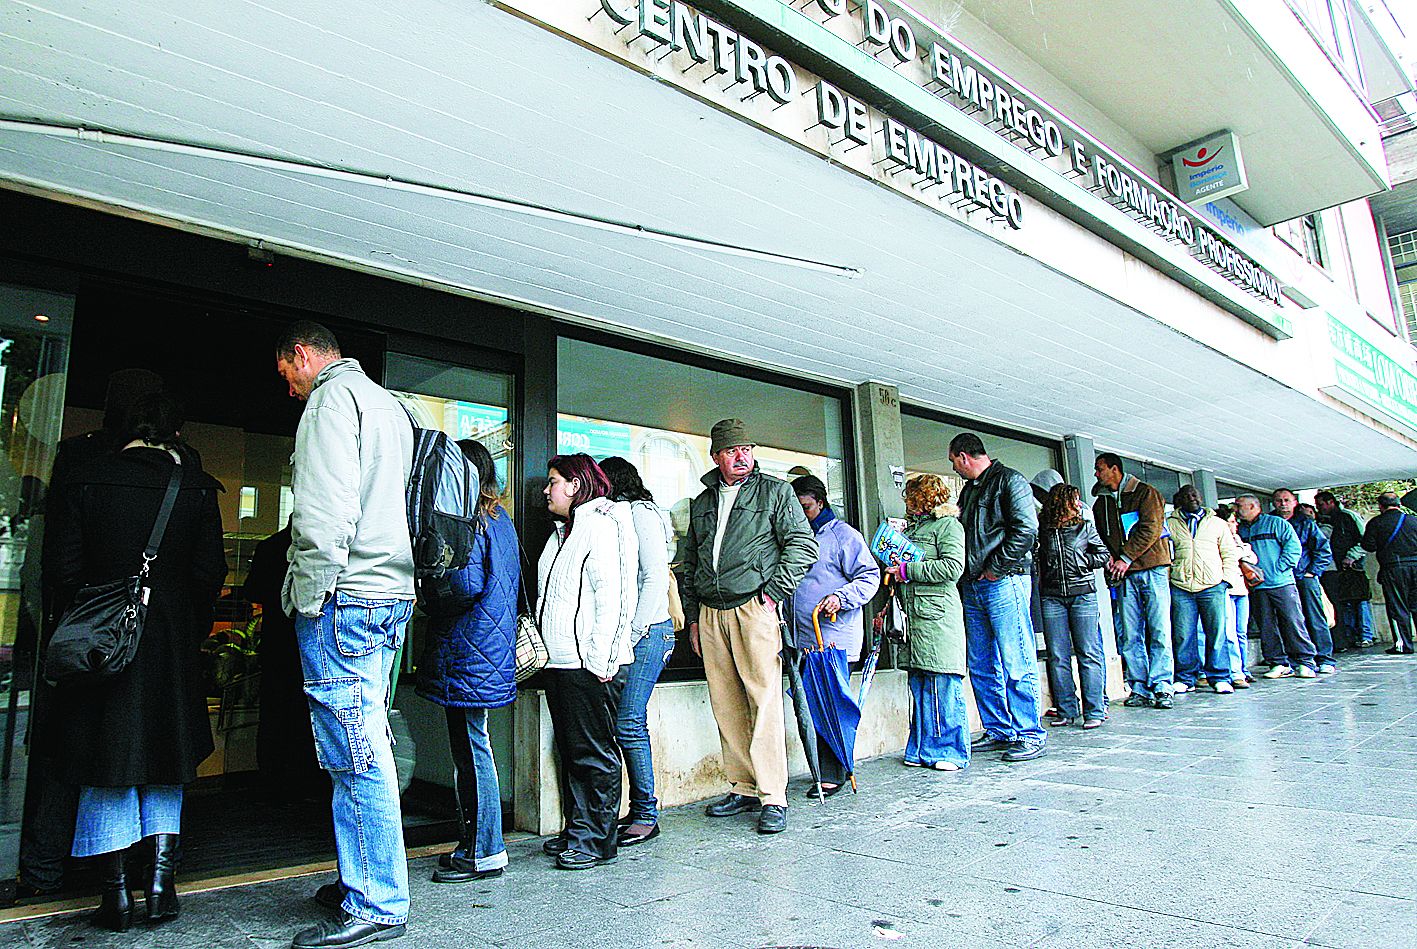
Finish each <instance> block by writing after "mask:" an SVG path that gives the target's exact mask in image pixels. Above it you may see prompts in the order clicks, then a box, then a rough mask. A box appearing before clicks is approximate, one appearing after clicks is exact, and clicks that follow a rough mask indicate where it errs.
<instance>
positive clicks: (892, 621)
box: [881, 586, 910, 646]
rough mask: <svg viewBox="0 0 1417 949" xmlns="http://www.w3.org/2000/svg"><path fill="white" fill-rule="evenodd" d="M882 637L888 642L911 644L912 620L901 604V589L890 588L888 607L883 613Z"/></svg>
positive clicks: (898, 644)
mask: <svg viewBox="0 0 1417 949" xmlns="http://www.w3.org/2000/svg"><path fill="white" fill-rule="evenodd" d="M881 637H882V638H883V639H885V640H886V641H887V642H892V643H895V644H896V645H897V646H904V645H905V644H906V643H908V642H910V620H909V618H908V617H907V616H906V613H905V607H904V606H902V605H901V602H900V587H899V586H892V587H890V592H889V593H888V594H887V595H886V607H885V609H884V610H882V611H881Z"/></svg>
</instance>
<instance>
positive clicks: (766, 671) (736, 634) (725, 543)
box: [683, 419, 817, 834]
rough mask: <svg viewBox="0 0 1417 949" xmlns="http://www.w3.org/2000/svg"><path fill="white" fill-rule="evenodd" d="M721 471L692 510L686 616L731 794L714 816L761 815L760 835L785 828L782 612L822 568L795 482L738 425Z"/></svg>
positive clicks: (725, 426) (736, 422)
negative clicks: (767, 467) (760, 459)
mask: <svg viewBox="0 0 1417 949" xmlns="http://www.w3.org/2000/svg"><path fill="white" fill-rule="evenodd" d="M709 453H710V455H711V456H712V458H713V461H714V464H715V465H717V468H715V469H714V470H713V471H710V472H709V473H708V474H706V475H704V477H703V482H704V490H703V493H702V494H700V495H699V496H698V497H696V498H695V499H694V501H693V503H692V504H691V505H690V507H689V536H688V538H687V540H686V542H685V552H684V591H683V592H684V597H683V599H684V618H685V620H686V621H687V622H688V624H689V642H690V644H691V645H692V646H693V647H694V652H696V653H698V654H699V655H700V656H702V657H703V660H704V674H705V677H706V678H707V679H708V687H709V701H710V703H711V704H712V705H713V717H714V719H715V720H716V721H717V722H718V736H719V740H720V741H721V743H722V745H723V770H724V772H725V773H726V774H727V776H728V780H729V782H731V784H732V789H731V790H730V791H729V792H728V794H726V795H724V797H723V798H721V799H720V800H718V801H715V802H714V803H712V804H710V805H709V806H708V811H707V813H708V815H709V816H710V817H728V816H730V815H733V814H741V813H744V812H746V811H757V810H759V809H761V812H762V813H761V814H760V815H759V817H758V832H759V833H763V834H776V833H779V832H781V831H783V830H785V829H786V828H787V739H786V736H785V733H784V726H783V714H782V658H781V655H780V650H781V649H782V635H781V633H780V632H779V629H778V609H779V604H781V603H782V602H783V601H784V600H785V599H786V598H787V597H788V596H789V595H790V594H791V593H792V591H793V590H795V589H797V584H799V583H800V582H801V581H802V578H803V577H804V576H806V574H807V571H808V570H809V569H811V567H812V565H813V564H814V563H816V562H817V541H816V539H815V538H814V537H813V536H812V529H811V527H810V526H809V525H808V523H807V518H806V516H805V515H804V514H803V513H802V506H801V505H800V504H798V503H797V496H796V495H795V494H794V493H793V491H792V486H791V485H789V484H788V483H787V482H786V481H783V480H781V479H780V478H774V477H772V476H771V475H766V474H763V473H762V472H761V471H759V470H758V466H757V464H756V462H754V461H753V442H752V440H751V439H750V438H749V437H748V430H747V426H746V425H745V424H744V422H743V421H742V420H741V419H724V420H723V421H721V422H719V423H717V424H716V425H714V427H713V431H712V434H711V438H710V445H709Z"/></svg>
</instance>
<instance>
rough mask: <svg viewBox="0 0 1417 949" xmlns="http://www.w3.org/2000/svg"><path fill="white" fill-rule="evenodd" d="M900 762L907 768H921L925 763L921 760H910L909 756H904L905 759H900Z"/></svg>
mask: <svg viewBox="0 0 1417 949" xmlns="http://www.w3.org/2000/svg"><path fill="white" fill-rule="evenodd" d="M901 764H903V765H905V766H906V767H907V768H923V767H925V765H924V763H923V762H920V761H911V760H910V759H909V758H906V759H904V760H903V761H901Z"/></svg>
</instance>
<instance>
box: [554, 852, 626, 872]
mask: <svg viewBox="0 0 1417 949" xmlns="http://www.w3.org/2000/svg"><path fill="white" fill-rule="evenodd" d="M614 859H615V858H614V857H597V856H596V855H595V854H592V853H585V852H584V851H581V850H567V851H566V852H565V853H563V854H561V856H559V857H557V858H556V866H557V867H559V868H560V869H562V870H589V869H590V868H591V867H598V866H600V865H601V864H602V863H610V862H611V861H612V860H614Z"/></svg>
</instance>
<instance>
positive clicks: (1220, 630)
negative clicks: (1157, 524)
mask: <svg viewBox="0 0 1417 949" xmlns="http://www.w3.org/2000/svg"><path fill="white" fill-rule="evenodd" d="M1172 503H1173V504H1174V505H1175V510H1173V511H1172V512H1171V514H1170V516H1169V517H1167V518H1166V528H1167V530H1168V531H1169V532H1170V534H1171V541H1172V545H1173V548H1174V550H1175V553H1174V555H1173V557H1172V560H1171V641H1172V644H1173V646H1174V647H1175V650H1176V656H1175V658H1176V683H1175V689H1174V691H1176V692H1190V691H1191V690H1193V689H1194V688H1195V687H1196V680H1197V679H1198V678H1200V673H1201V652H1200V638H1199V636H1198V635H1197V632H1196V627H1197V625H1199V626H1200V627H1201V628H1202V629H1204V630H1205V676H1206V679H1207V680H1209V682H1210V687H1211V688H1212V689H1214V690H1215V691H1216V692H1219V693H1222V694H1228V693H1231V692H1234V691H1235V687H1234V686H1233V685H1232V684H1231V682H1230V652H1229V646H1228V644H1227V643H1226V639H1225V611H1226V610H1227V609H1228V608H1229V600H1228V597H1229V593H1228V592H1227V589H1228V587H1227V584H1226V582H1225V577H1226V576H1227V575H1233V574H1234V573H1235V572H1236V571H1237V570H1239V560H1238V556H1237V552H1236V547H1235V539H1234V537H1233V536H1232V535H1231V533H1230V525H1229V524H1226V523H1225V522H1224V521H1222V520H1221V519H1220V518H1218V517H1216V516H1215V515H1214V514H1212V513H1210V512H1209V511H1207V510H1206V509H1205V508H1204V507H1202V506H1201V495H1200V492H1199V491H1197V490H1196V489H1195V488H1194V487H1193V486H1191V485H1189V484H1188V485H1186V486H1185V487H1183V488H1182V489H1181V490H1179V491H1177V492H1176V496H1175V498H1174V499H1173V500H1172Z"/></svg>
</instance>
